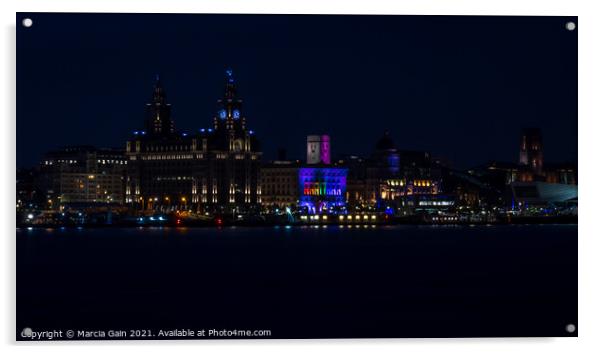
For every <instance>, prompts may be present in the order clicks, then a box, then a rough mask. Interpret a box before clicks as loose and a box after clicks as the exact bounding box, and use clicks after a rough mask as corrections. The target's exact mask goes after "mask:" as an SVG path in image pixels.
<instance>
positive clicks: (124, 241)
mask: <svg viewBox="0 0 602 354" xmlns="http://www.w3.org/2000/svg"><path fill="white" fill-rule="evenodd" d="M569 323H573V324H577V226H575V225H545V226H544V225H541V226H538V225H533V226H489V227H487V226H476V227H468V226H466V227H451V226H395V227H377V228H339V227H337V226H329V227H327V228H317V229H316V228H310V227H303V228H301V227H299V228H284V227H280V228H224V229H221V230H218V229H174V228H171V229H170V228H162V229H161V228H156V229H81V230H76V229H72V230H45V229H41V230H37V229H34V230H27V229H21V230H17V328H18V329H19V328H24V327H31V328H34V330H41V329H47V330H52V329H69V328H71V329H105V330H109V329H124V330H129V329H152V330H156V329H159V328H163V329H172V328H181V329H186V328H190V329H195V330H196V329H209V328H217V329H224V328H225V329H252V330H253V329H269V330H271V334H272V335H271V337H272V338H318V337H329V338H332V337H450V336H568V335H571V336H574V335H576V332H575V333H572V334H569V333H567V332H566V330H565V326H566V325H567V324H569Z"/></svg>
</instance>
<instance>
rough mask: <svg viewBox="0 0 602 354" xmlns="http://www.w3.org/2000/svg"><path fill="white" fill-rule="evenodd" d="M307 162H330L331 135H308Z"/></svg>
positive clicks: (311, 163)
mask: <svg viewBox="0 0 602 354" xmlns="http://www.w3.org/2000/svg"><path fill="white" fill-rule="evenodd" d="M307 164H308V165H313V164H325V165H329V164H330V137H329V136H328V135H308V136H307Z"/></svg>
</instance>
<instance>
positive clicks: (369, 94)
mask: <svg viewBox="0 0 602 354" xmlns="http://www.w3.org/2000/svg"><path fill="white" fill-rule="evenodd" d="M25 17H30V18H32V19H33V26H32V27H31V28H24V27H22V26H21V25H20V24H21V20H22V19H23V18H25ZM569 20H572V21H574V22H577V21H576V20H577V19H576V18H569V17H451V16H449V17H448V16H326V15H321V16H284V15H150V14H144V15H125V14H86V15H83V14H22V13H20V14H17V166H19V167H25V166H34V165H36V164H37V163H38V162H39V160H40V158H41V157H42V155H43V153H44V152H45V151H48V150H51V149H55V148H58V147H60V146H65V145H77V144H90V145H96V146H99V147H125V141H126V140H127V138H128V136H129V135H130V134H131V132H132V131H133V130H138V129H141V128H143V120H144V114H145V104H146V103H147V102H149V100H150V97H151V93H152V85H153V82H154V78H155V75H156V74H160V76H161V80H162V82H163V85H164V87H165V89H166V92H167V99H168V101H169V102H170V103H172V105H173V118H174V120H175V125H176V128H177V129H178V130H182V131H188V132H192V131H196V130H198V129H199V128H203V127H210V125H211V123H212V119H213V118H212V117H213V116H214V112H215V109H216V102H215V101H216V99H218V98H219V97H220V95H221V94H222V93H223V87H224V83H225V79H224V71H225V69H226V68H227V67H231V68H232V69H233V70H234V75H235V77H236V81H237V84H238V89H239V94H240V96H241V98H242V99H243V100H244V106H243V115H244V116H246V118H247V123H248V126H249V127H250V128H251V129H253V130H254V131H255V132H256V134H257V136H258V137H259V139H260V140H261V143H262V147H263V152H264V156H265V157H266V159H272V158H275V157H276V150H277V149H278V148H279V147H284V148H286V149H287V151H288V156H289V158H303V159H304V157H305V156H304V154H305V136H306V135H308V134H316V133H320V134H330V136H331V140H332V150H333V153H334V154H335V155H336V154H359V155H368V154H369V153H370V152H371V151H372V150H373V148H374V145H375V143H376V141H377V140H378V139H379V138H380V137H381V136H382V134H383V132H384V131H385V130H386V129H388V130H389V131H390V132H391V135H392V137H393V138H394V140H395V142H396V144H397V146H398V147H399V148H400V149H405V150H428V151H431V152H432V154H433V155H434V156H440V157H444V158H446V159H447V160H449V161H451V162H453V163H454V165H455V166H457V167H470V166H473V165H476V164H480V163H484V162H487V161H491V160H501V161H516V160H517V159H518V141H519V137H520V129H521V128H522V127H529V126H535V127H540V128H542V131H543V139H544V159H545V161H546V162H550V161H555V162H564V161H572V162H576V160H577V30H574V31H568V30H566V29H565V23H566V22H567V21H569Z"/></svg>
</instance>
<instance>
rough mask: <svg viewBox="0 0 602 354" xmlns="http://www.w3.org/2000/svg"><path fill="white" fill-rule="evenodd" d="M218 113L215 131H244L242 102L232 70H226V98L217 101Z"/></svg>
mask: <svg viewBox="0 0 602 354" xmlns="http://www.w3.org/2000/svg"><path fill="white" fill-rule="evenodd" d="M217 106H218V107H217V112H216V115H215V117H214V118H213V125H214V129H215V130H222V129H225V130H230V131H244V130H245V128H246V121H245V118H244V117H243V116H242V110H241V109H242V100H241V99H240V98H238V96H237V92H236V82H235V80H234V72H233V71H232V69H226V88H225V91H224V96H223V97H222V98H220V99H219V100H217Z"/></svg>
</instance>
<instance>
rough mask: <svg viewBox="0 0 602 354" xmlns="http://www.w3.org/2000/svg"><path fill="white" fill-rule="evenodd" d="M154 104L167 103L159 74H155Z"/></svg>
mask: <svg viewBox="0 0 602 354" xmlns="http://www.w3.org/2000/svg"><path fill="white" fill-rule="evenodd" d="M153 103H155V104H157V103H159V104H164V103H165V90H164V89H163V85H161V80H160V78H159V74H155V84H154V86H153Z"/></svg>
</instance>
